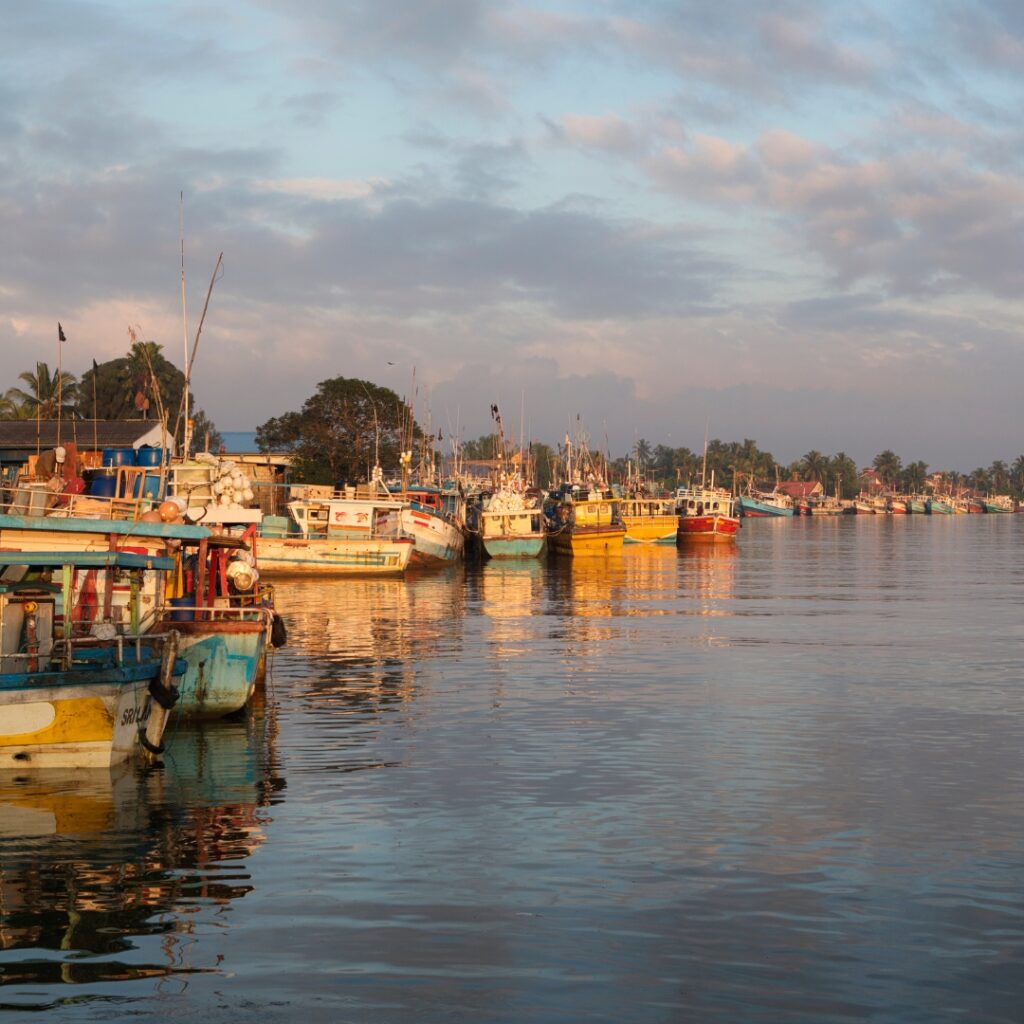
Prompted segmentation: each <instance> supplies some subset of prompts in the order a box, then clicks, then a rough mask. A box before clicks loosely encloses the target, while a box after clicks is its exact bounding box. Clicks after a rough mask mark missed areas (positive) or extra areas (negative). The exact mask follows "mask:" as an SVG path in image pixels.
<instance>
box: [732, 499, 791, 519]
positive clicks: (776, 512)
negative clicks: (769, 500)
mask: <svg viewBox="0 0 1024 1024" xmlns="http://www.w3.org/2000/svg"><path fill="white" fill-rule="evenodd" d="M740 512H741V514H742V515H743V516H744V518H749V519H775V518H777V517H779V516H786V517H790V516H792V515H793V507H792V506H790V507H789V508H779V507H778V506H777V505H768V504H766V503H764V502H761V501H758V500H757V499H756V498H751V497H748V496H746V495H742V494H741V495H740Z"/></svg>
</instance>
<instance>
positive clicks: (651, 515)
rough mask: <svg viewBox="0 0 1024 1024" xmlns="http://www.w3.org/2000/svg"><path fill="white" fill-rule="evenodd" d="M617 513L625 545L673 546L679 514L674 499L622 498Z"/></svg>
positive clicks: (677, 528)
mask: <svg viewBox="0 0 1024 1024" xmlns="http://www.w3.org/2000/svg"><path fill="white" fill-rule="evenodd" d="M619 511H620V514H621V516H622V524H623V526H625V527H626V536H625V542H626V543H627V544H659V543H660V544H675V542H676V533H677V532H678V530H679V514H678V512H676V503H675V499H674V498H623V499H622V501H621V502H620V503H619Z"/></svg>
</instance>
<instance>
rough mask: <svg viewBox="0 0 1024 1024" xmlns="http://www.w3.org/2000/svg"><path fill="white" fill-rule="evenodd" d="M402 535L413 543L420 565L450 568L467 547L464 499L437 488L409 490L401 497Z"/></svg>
mask: <svg viewBox="0 0 1024 1024" xmlns="http://www.w3.org/2000/svg"><path fill="white" fill-rule="evenodd" d="M400 497H401V498H402V500H403V504H402V509H401V512H400V515H399V522H400V523H401V529H402V533H403V534H405V535H406V536H407V537H411V538H412V540H413V543H414V547H413V552H412V560H413V561H414V562H416V563H417V564H419V565H433V566H438V565H450V564H451V563H452V562H457V561H458V560H459V559H460V558H461V557H462V554H463V550H464V548H465V545H466V535H465V533H464V532H463V531H464V526H465V515H466V510H465V500H464V499H463V498H462V496H461V495H459V494H457V493H453V492H448V491H442V490H441V489H440V488H438V487H426V486H421V487H409V488H407V489H405V490H404V491H403V492H402V494H401V496H400Z"/></svg>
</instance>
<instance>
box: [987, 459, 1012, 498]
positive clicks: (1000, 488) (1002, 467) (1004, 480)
mask: <svg viewBox="0 0 1024 1024" xmlns="http://www.w3.org/2000/svg"><path fill="white" fill-rule="evenodd" d="M988 475H989V479H990V480H991V483H992V490H993V491H995V492H996V493H997V494H1004V493H1005V492H1006V491H1008V490H1009V489H1010V470H1009V468H1008V467H1007V465H1006V463H1005V462H1003V460H1002V459H996V461H995V462H993V463H992V465H991V466H989V467H988Z"/></svg>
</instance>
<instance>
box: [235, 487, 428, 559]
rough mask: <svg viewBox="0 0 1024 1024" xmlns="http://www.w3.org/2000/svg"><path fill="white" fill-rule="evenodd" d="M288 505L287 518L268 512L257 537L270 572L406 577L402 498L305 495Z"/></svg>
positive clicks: (408, 546) (408, 552) (408, 543)
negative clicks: (401, 521)
mask: <svg viewBox="0 0 1024 1024" xmlns="http://www.w3.org/2000/svg"><path fill="white" fill-rule="evenodd" d="M328 493H330V492H329V490H328ZM287 507H288V516H287V517H284V516H264V517H263V522H262V523H261V524H260V528H259V533H258V534H257V536H256V541H255V544H256V553H257V558H258V561H259V567H260V572H261V573H263V575H265V576H401V575H402V574H403V573H404V572H405V570H406V568H407V567H408V565H409V560H410V559H411V557H412V553H413V541H412V539H411V538H410V537H408V536H405V535H404V533H403V532H402V529H401V523H400V513H401V511H402V509H403V503H402V502H400V501H393V500H385V499H377V498H367V499H364V500H359V499H349V498H341V497H337V498H336V497H323V498H320V497H305V498H296V499H293V500H292V501H290V502H288V506H287Z"/></svg>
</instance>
